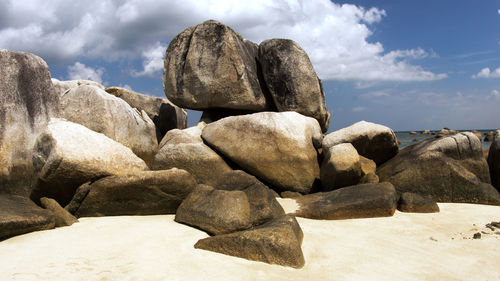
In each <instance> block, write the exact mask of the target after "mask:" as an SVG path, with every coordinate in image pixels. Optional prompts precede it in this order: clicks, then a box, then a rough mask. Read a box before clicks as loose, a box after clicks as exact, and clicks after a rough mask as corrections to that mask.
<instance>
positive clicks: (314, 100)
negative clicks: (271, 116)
mask: <svg viewBox="0 0 500 281" xmlns="http://www.w3.org/2000/svg"><path fill="white" fill-rule="evenodd" d="M259 61H260V64H261V65H262V74H263V76H264V80H265V81H266V85H267V87H268V89H269V92H270V94H271V96H272V98H273V101H274V104H275V105H276V107H277V109H278V111H280V112H281V111H295V112H298V113H300V114H302V115H306V116H310V117H313V118H315V119H316V120H318V122H319V124H320V126H321V129H322V131H323V132H326V131H328V125H329V123H330V113H329V112H328V109H327V108H326V104H325V94H324V92H323V87H322V86H321V81H320V80H319V78H318V76H317V75H316V72H315V71H314V68H313V66H312V64H311V61H310V60H309V57H308V56H307V54H306V52H305V51H304V50H302V48H301V47H300V46H299V45H298V44H297V43H295V42H294V41H292V40H288V39H270V40H265V41H263V42H262V43H260V45H259Z"/></svg>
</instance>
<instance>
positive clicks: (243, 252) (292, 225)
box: [194, 216, 305, 268]
mask: <svg viewBox="0 0 500 281" xmlns="http://www.w3.org/2000/svg"><path fill="white" fill-rule="evenodd" d="M302 239H303V233H302V230H301V229H300V226H299V224H298V223H297V220H296V219H295V218H294V217H291V216H283V217H280V218H278V219H275V220H272V221H270V222H268V223H266V224H263V225H261V226H258V227H255V228H252V229H249V230H245V231H240V232H235V233H230V234H224V235H216V236H213V237H208V238H205V239H201V240H199V241H198V242H197V243H196V244H195V246H194V247H195V248H197V249H204V250H208V251H213V252H217V253H222V254H225V255H230V256H235V257H240V258H244V259H248V260H253V261H261V262H266V263H271V264H278V265H283V266H290V267H294V268H300V267H302V266H304V264H305V260H304V255H303V253H302V249H301V245H302Z"/></svg>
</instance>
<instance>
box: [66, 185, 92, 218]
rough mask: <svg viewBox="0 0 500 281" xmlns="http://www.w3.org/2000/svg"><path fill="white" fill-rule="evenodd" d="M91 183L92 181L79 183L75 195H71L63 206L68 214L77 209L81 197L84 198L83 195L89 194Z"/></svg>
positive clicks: (73, 212)
mask: <svg viewBox="0 0 500 281" xmlns="http://www.w3.org/2000/svg"><path fill="white" fill-rule="evenodd" d="M91 184H92V182H90V181H89V182H86V183H84V184H82V185H80V186H79V187H78V188H77V189H76V191H75V195H73V198H71V201H70V202H69V203H68V205H66V206H65V207H64V209H65V210H66V211H68V212H69V213H70V214H75V213H76V211H78V208H80V205H81V204H82V202H83V199H85V197H87V195H88V194H89V192H90V185H91Z"/></svg>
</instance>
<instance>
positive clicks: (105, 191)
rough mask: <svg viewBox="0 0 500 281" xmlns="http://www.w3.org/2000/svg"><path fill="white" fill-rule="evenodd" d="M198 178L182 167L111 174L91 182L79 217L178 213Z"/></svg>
mask: <svg viewBox="0 0 500 281" xmlns="http://www.w3.org/2000/svg"><path fill="white" fill-rule="evenodd" d="M196 185H197V183H196V180H195V179H194V177H193V176H192V175H190V174H189V173H188V172H186V171H184V170H180V169H170V170H165V171H140V172H134V173H130V174H127V175H119V176H109V177H105V178H102V179H100V180H98V181H95V182H93V183H92V184H90V191H89V192H88V195H87V196H86V197H85V198H84V199H83V201H82V202H81V205H80V207H79V208H78V210H77V211H76V215H77V216H78V217H98V216H121V215H162V214H175V212H176V211H177V208H178V207H179V205H180V204H181V202H182V200H184V199H185V198H186V197H187V196H188V194H189V193H190V192H191V191H192V190H193V189H194V188H195V187H196Z"/></svg>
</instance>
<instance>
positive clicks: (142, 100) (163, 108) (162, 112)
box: [106, 87, 187, 142]
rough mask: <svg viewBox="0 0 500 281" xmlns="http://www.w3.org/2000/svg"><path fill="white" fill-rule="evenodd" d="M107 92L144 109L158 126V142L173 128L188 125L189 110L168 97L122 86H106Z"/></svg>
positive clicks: (140, 109) (183, 127)
mask: <svg viewBox="0 0 500 281" xmlns="http://www.w3.org/2000/svg"><path fill="white" fill-rule="evenodd" d="M106 92H108V93H110V94H112V95H114V96H115V97H118V98H120V99H122V100H124V101H126V102H127V103H128V104H129V105H130V106H131V107H134V108H137V110H139V111H142V110H144V111H145V112H146V114H147V115H148V116H149V118H151V120H153V122H154V123H155V126H156V136H157V140H158V142H160V141H161V139H162V138H163V136H164V135H165V134H166V133H167V132H168V131H170V130H172V129H185V128H186V127H187V111H186V110H185V109H182V108H180V107H178V106H177V105H175V104H173V103H171V102H170V101H169V100H167V99H162V98H158V97H151V96H147V95H143V94H140V93H136V92H134V91H131V90H127V89H124V88H120V87H109V88H106Z"/></svg>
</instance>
